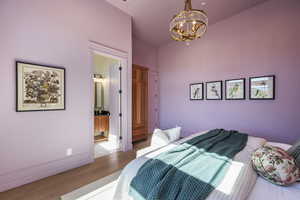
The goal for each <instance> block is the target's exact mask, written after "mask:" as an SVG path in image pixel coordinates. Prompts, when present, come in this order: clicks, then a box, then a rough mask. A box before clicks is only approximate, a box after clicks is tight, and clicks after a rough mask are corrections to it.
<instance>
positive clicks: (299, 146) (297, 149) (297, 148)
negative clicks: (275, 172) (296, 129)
mask: <svg viewBox="0 0 300 200" xmlns="http://www.w3.org/2000/svg"><path fill="white" fill-rule="evenodd" d="M287 152H288V154H289V155H290V156H293V157H294V158H295V163H296V165H297V167H299V168H300V140H299V141H298V142H296V143H295V144H294V145H293V146H292V147H291V148H289V149H288V150H287Z"/></svg>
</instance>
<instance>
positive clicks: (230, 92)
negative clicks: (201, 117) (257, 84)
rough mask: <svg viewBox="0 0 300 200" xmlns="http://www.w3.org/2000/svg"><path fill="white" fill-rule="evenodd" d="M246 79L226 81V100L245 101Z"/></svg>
mask: <svg viewBox="0 0 300 200" xmlns="http://www.w3.org/2000/svg"><path fill="white" fill-rule="evenodd" d="M245 90H246V79H245V78H241V79H231V80H226V81H225V99H226V100H243V99H245V98H246V91H245Z"/></svg>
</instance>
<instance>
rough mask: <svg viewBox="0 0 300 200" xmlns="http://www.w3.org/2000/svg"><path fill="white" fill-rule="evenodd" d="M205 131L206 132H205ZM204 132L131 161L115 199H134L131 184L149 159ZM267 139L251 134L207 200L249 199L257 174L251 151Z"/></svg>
mask: <svg viewBox="0 0 300 200" xmlns="http://www.w3.org/2000/svg"><path fill="white" fill-rule="evenodd" d="M203 133H204V132H203ZM203 133H197V134H194V135H191V136H189V137H187V138H184V139H182V140H179V141H177V142H174V143H171V144H170V145H167V146H165V147H163V148H160V149H158V150H155V151H152V152H150V153H146V154H145V155H143V156H141V157H139V158H137V159H135V160H133V161H132V162H130V163H129V164H128V165H127V166H126V167H125V168H124V170H123V171H122V173H121V175H120V177H119V180H118V184H117V187H116V189H115V195H114V199H115V200H132V198H131V197H130V196H129V195H128V191H129V185H130V182H131V180H132V179H133V178H134V176H135V175H136V173H137V172H138V170H139V168H140V167H141V166H142V165H143V164H144V163H145V162H146V161H147V160H148V159H151V158H153V157H155V156H156V155H158V154H160V153H162V152H165V151H167V150H169V149H171V148H173V147H174V146H177V145H178V144H180V143H182V142H184V141H186V140H189V139H191V138H192V137H195V136H197V135H201V134H203ZM265 142H266V141H265V140H264V139H262V138H256V137H251V136H249V138H248V143H247V145H246V147H245V148H244V150H243V151H241V152H240V153H238V154H237V155H236V156H235V158H234V162H233V164H232V167H231V168H230V169H229V171H228V173H227V175H226V177H225V178H224V180H223V182H222V183H221V184H220V186H219V187H218V188H216V189H215V190H214V191H213V192H212V193H211V194H210V195H209V197H208V198H207V200H216V199H218V200H243V199H247V198H248V196H249V194H250V192H251V191H252V189H253V187H254V185H255V183H256V179H257V175H256V173H255V172H254V171H253V170H252V166H251V153H252V152H253V151H254V150H255V149H257V148H259V147H260V146H262V145H263V144H264V143H265Z"/></svg>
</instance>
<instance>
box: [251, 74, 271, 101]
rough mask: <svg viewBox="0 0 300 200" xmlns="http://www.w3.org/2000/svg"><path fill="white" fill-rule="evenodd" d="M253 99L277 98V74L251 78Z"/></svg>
mask: <svg viewBox="0 0 300 200" xmlns="http://www.w3.org/2000/svg"><path fill="white" fill-rule="evenodd" d="M249 87H250V99H251V100H274V99H275V76H274V75H271V76H259V77H251V78H250V79H249Z"/></svg>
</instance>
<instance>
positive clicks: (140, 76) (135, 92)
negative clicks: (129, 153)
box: [132, 65, 148, 142]
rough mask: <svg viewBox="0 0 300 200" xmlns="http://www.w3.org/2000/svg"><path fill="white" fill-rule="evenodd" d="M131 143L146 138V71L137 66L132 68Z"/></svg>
mask: <svg viewBox="0 0 300 200" xmlns="http://www.w3.org/2000/svg"><path fill="white" fill-rule="evenodd" d="M132 128H133V130H132V141H133V142H135V141H139V140H143V139H147V136H148V69H147V68H145V67H141V66H138V65H133V68H132Z"/></svg>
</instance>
